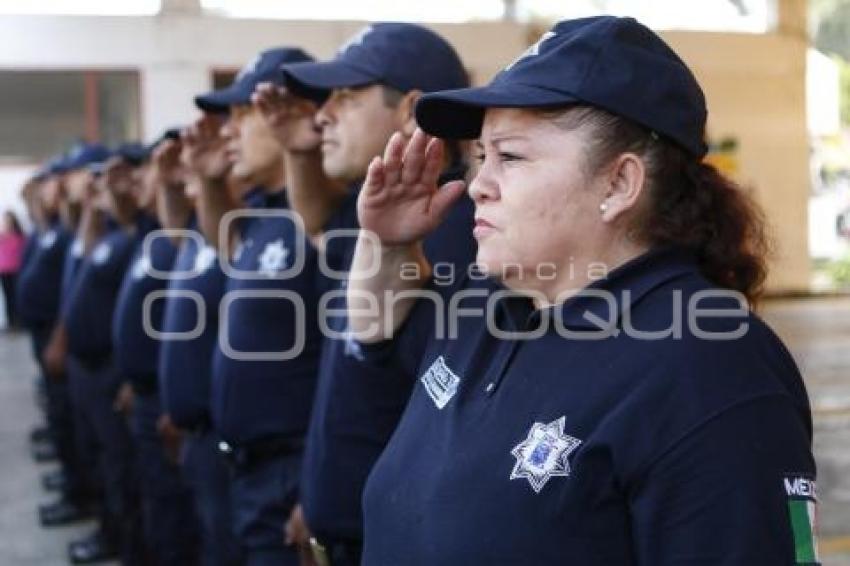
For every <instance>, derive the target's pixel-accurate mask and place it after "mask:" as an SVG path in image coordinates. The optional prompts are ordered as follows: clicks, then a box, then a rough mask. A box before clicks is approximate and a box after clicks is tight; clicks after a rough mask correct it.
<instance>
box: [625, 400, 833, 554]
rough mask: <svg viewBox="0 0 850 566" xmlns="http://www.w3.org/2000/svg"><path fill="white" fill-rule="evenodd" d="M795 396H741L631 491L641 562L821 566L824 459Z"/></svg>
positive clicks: (662, 457) (652, 468) (666, 455)
mask: <svg viewBox="0 0 850 566" xmlns="http://www.w3.org/2000/svg"><path fill="white" fill-rule="evenodd" d="M804 417H805V415H801V414H800V411H799V410H798V408H796V407H795V405H794V404H793V403H792V401H791V399H790V397H788V396H786V395H779V394H777V395H770V396H764V397H759V398H756V399H752V400H749V401H746V402H741V403H739V404H737V405H735V406H733V407H731V408H729V409H726V410H724V411H722V412H721V413H719V414H717V415H716V416H714V417H713V418H711V419H709V420H708V421H706V422H704V423H703V424H701V425H700V426H698V427H697V428H696V429H694V430H693V431H691V432H689V433H687V434H686V435H685V436H683V438H681V440H679V441H678V442H676V443H675V444H674V445H673V446H672V447H671V448H670V449H669V450H666V451H665V452H664V453H663V454H661V455H660V456H658V457H657V459H656V460H655V461H654V462H652V463H651V465H650V466H649V467H648V468H647V470H646V472H645V475H643V477H642V480H641V481H640V482H639V485H637V486H632V488H631V489H630V492H631V493H630V512H631V516H632V525H633V527H632V534H633V541H634V547H635V551H636V552H635V553H636V558H637V563H638V564H641V565H647V566H650V565H651V566H664V565H673V564H676V565H705V566H708V565H711V566H723V565H729V566H732V565H735V566H756V565H771V566H776V565H785V564H788V565H790V564H804V565H813V564H818V562H817V543H816V532H815V531H816V527H815V526H816V519H815V517H816V490H815V463H814V458H813V456H812V451H811V445H810V441H809V435H808V430H807V428H806V425H805V422H806V421H805V418H804Z"/></svg>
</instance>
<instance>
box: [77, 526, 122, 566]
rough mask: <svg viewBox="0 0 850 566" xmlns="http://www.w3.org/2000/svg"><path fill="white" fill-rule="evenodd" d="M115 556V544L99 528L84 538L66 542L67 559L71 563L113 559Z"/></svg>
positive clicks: (89, 562) (116, 554) (116, 555)
mask: <svg viewBox="0 0 850 566" xmlns="http://www.w3.org/2000/svg"><path fill="white" fill-rule="evenodd" d="M117 557H118V548H117V546H116V545H115V543H114V542H113V541H112V540H110V537H108V536H106V534H105V533H104V532H103V531H102V530H101V529H98V530H96V531H95V532H93V533H92V534H91V535H89V536H87V537H86V538H84V539H81V540H76V541H73V542H71V543H69V544H68V559H69V560H70V561H71V564H94V563H96V562H106V561H108V560H114V559H115V558H117Z"/></svg>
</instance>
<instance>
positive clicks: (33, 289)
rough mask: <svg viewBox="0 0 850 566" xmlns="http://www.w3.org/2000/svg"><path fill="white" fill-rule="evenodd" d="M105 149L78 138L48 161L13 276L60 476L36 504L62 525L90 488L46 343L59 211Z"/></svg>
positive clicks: (58, 275)
mask: <svg viewBox="0 0 850 566" xmlns="http://www.w3.org/2000/svg"><path fill="white" fill-rule="evenodd" d="M106 155H107V152H106V149H105V148H103V147H102V146H99V145H89V144H84V143H79V144H77V145H75V146H74V147H73V148H72V149H71V150H70V151H69V153H68V154H67V155H66V156H63V158H62V159H60V160H54V161H53V162H52V163H51V164H50V167H49V169H48V170H47V171H46V175H45V177H44V179H43V180H42V181H41V183H40V188H41V193H42V200H41V203H42V206H41V214H43V220H44V227H43V229H42V230H41V231H40V235H39V237H38V240H37V243H36V245H35V246H34V247H33V248H32V250H31V253H30V254H29V257H28V260H27V262H26V264H25V267H24V268H23V269H22V271H21V274H20V276H19V279H18V286H19V288H18V300H19V302H20V305H19V307H20V312H21V315H22V320H23V321H24V322H25V323H26V324H27V326H28V328H29V329H30V331H31V333H32V339H33V353H34V355H35V357H36V359H37V360H38V362H39V366H40V367H41V368H42V372H43V374H44V375H45V376H47V381H46V384H47V418H48V424H49V429H50V431H51V439H52V441H53V442H54V443H55V446H56V448H57V451H58V456H59V461H60V464H61V467H60V470H61V471H62V477H63V478H64V485H62V486H61V487H62V490H61V496H60V498H59V500H58V501H56V502H55V503H52V504H48V505H43V506H41V507H40V508H39V516H40V520H41V524H42V525H44V526H56V525H64V524H68V523H70V522H73V521H78V520H81V519H84V518H87V517H89V516H91V509H90V507H91V504H92V495H93V494H92V490H91V489H90V485H89V483H88V481H87V476H89V475H90V471H89V470H86V469H84V467H83V466H82V463H81V462H80V460H79V457H78V456H79V455H78V453H77V450H76V445H75V436H74V426H73V419H74V413H73V403H72V400H71V395H70V392H69V383H68V381H69V380H68V378H67V375H66V373H65V371H64V368H63V367H61V365H60V366H58V367H57V366H56V365H55V364H53V363H51V360H50V358H49V356H47V355H46V354H47V353H48V352H47V350H48V344H49V343H50V340H51V336H52V334H53V332H54V327H55V325H56V323H57V320H58V317H59V306H60V294H61V281H62V273H63V269H64V262H65V256H66V254H67V250H68V248H69V244H70V241H71V239H72V237H71V233H72V232H71V230H72V229H73V226H72V225H71V224H70V222H71V220H72V219H70V218H68V217H67V215H66V214H64V211H65V208H66V206H65V202H66V201H67V194H66V191H67V184H68V183H70V182H73V181H74V180H75V179H77V178H79V176H80V174H81V172H82V171H85V170H86V167H87V165H88V164H89V163H93V162H97V161H100V160H103V159H104V158H105V157H106Z"/></svg>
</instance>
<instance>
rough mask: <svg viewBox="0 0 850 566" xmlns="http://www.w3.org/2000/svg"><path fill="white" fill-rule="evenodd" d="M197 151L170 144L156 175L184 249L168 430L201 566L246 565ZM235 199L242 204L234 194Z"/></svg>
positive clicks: (213, 259) (164, 347) (166, 323)
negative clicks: (236, 528)
mask: <svg viewBox="0 0 850 566" xmlns="http://www.w3.org/2000/svg"><path fill="white" fill-rule="evenodd" d="M192 149H193V148H192V147H191V146H190V145H189V144H184V143H182V141H181V140H179V139H177V140H170V141H166V142H163V143H162V144H160V145H159V147H157V149H156V150H155V151H154V153H153V156H152V169H151V175H152V176H153V177H154V182H155V183H156V184H157V186H158V188H159V202H160V207H161V220H162V225H163V227H164V228H167V229H170V230H179V231H180V232H179V233H178V232H175V238H174V240H175V243H176V244H177V245H178V246H179V251H178V254H177V259H176V260H175V263H174V268H173V276H172V278H171V279H170V281H169V283H168V296H167V298H166V299H165V301H166V303H165V313H164V314H163V321H162V332H163V333H168V334H169V335H171V336H174V337H175V338H174V339H165V340H163V342H162V344H161V345H160V349H159V379H160V394H161V398H162V403H163V411H164V413H165V414H164V415H163V419H162V420H163V428H166V427H172V428H173V427H176V428H178V429H180V430H181V431H184V437H183V446H182V457H181V466H182V469H183V475H184V477H185V478H186V483H187V484H188V485H189V487H190V489H191V490H192V496H193V499H194V503H195V509H196V513H197V517H198V520H199V523H200V524H199V526H200V538H201V545H200V551H201V563H202V564H204V565H205V566H219V565H220V566H235V565H236V564H239V545H238V544H237V541H236V538H235V537H234V535H233V521H232V508H231V500H230V469H229V466H228V463H227V461H226V460H225V457H224V455H223V454H222V453H221V452H220V451H219V449H218V444H219V442H220V440H221V439H220V437H219V436H218V435H217V434H216V432H215V431H214V430H213V428H212V418H211V416H210V382H211V373H212V369H211V363H212V356H213V352H214V350H215V347H216V340H217V337H218V320H219V312H218V307H219V305H220V304H221V299H222V297H223V295H224V287H225V277H224V273H223V272H222V270H221V266H220V265H219V261H218V253H217V251H216V249H215V248H214V247H213V246H212V245H210V244H209V243H208V242H207V241H206V240H205V239H204V237H203V235H202V234H201V233H200V232H199V231H198V222H197V214H196V211H195V206H196V205H197V202H198V191H199V190H200V187H199V186H198V181H197V179H196V178H195V177H196V175H195V173H194V171H193V170H192V169H191V167H189V164H190V163H191V162H192V157H191V155H190V152H191V151H192ZM233 200H234V201H237V202H238V201H239V200H241V195H240V194H233Z"/></svg>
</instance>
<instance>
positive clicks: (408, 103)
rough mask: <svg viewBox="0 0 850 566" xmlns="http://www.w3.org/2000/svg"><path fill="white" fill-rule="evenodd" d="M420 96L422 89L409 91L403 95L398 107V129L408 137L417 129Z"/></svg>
mask: <svg viewBox="0 0 850 566" xmlns="http://www.w3.org/2000/svg"><path fill="white" fill-rule="evenodd" d="M420 96H422V91H421V90H415V89H414V90H411V91H408V92H406V93H405V94H404V95H403V96H402V97H401V100H400V101H399V103H398V106H397V107H396V123H397V124H398V128H397V129H398V130H399V131H400V132H401V133H402V134H404V136H405V137H408V138H409V137H411V136H413V133H414V132H415V131H416V112H415V110H416V101H417V100H419V97H420Z"/></svg>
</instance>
